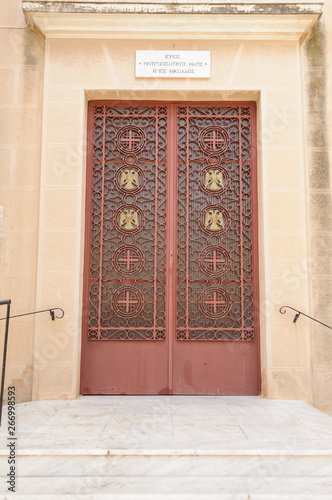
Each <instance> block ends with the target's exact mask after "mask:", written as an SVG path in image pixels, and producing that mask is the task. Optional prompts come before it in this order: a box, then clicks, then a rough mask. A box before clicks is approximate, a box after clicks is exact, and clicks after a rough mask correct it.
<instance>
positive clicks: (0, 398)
mask: <svg viewBox="0 0 332 500" xmlns="http://www.w3.org/2000/svg"><path fill="white" fill-rule="evenodd" d="M10 304H11V300H10V299H8V300H0V306H5V305H6V306H7V315H6V330H5V338H4V345H3V358H2V375H1V393H0V426H1V420H2V403H3V389H4V384H5V371H6V357H7V342H8V330H9V314H10Z"/></svg>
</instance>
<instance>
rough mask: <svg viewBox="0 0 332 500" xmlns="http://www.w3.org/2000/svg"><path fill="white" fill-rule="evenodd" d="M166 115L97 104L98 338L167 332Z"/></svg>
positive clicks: (94, 259) (92, 320) (92, 319)
mask: <svg viewBox="0 0 332 500" xmlns="http://www.w3.org/2000/svg"><path fill="white" fill-rule="evenodd" d="M166 121H167V108H166V107H163V106H149V105H146V106H129V105H128V106H125V105H123V106H104V105H95V107H94V146H93V180H92V210H91V254H90V314H89V332H88V338H89V339H90V340H103V339H114V340H138V339H139V340H162V339H164V338H165V300H164V297H165V230H166V225H165V224H166V213H165V212H166V142H167V140H166V133H167V129H166Z"/></svg>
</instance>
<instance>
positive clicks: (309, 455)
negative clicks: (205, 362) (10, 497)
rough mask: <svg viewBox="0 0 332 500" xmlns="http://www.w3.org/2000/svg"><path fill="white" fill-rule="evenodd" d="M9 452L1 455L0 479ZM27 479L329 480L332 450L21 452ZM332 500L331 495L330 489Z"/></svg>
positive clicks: (23, 474) (21, 470)
mask: <svg viewBox="0 0 332 500" xmlns="http://www.w3.org/2000/svg"><path fill="white" fill-rule="evenodd" d="M7 459H8V452H4V451H2V453H1V455H0V477H1V476H4V475H5V474H6V472H5V471H6V470H7V468H8V465H6V464H7ZM17 462H18V464H19V469H18V470H19V475H20V478H29V477H36V476H38V477H78V478H79V477H86V476H88V477H113V476H116V477H122V476H123V477H131V476H135V477H138V476H142V477H152V478H153V477H154V476H159V477H161V476H164V477H174V478H176V477H179V478H181V477H183V476H185V477H195V476H200V477H207V478H209V477H217V476H219V477H228V476H238V477H254V478H255V477H257V478H261V477H271V478H273V477H321V478H324V477H331V478H332V449H329V448H327V449H320V450H319V449H317V450H312V449H307V450H305V449H302V450H301V451H299V450H297V451H292V450H280V451H279V452H277V451H276V450H250V451H249V450H237V451H235V450H232V451H228V452H227V451H224V452H223V453H222V452H221V451H219V452H217V451H216V450H210V451H209V450H204V451H202V450H201V451H199V450H188V451H187V452H184V451H183V450H181V451H179V450H164V452H162V451H160V450H159V451H157V450H154V451H152V450H139V451H137V450H101V449H97V450H81V451H80V450H77V449H76V450H72V451H70V450H63V449H62V450H56V449H53V450H41V449H39V450H22V451H20V450H19V449H18V450H17ZM331 498H332V490H331Z"/></svg>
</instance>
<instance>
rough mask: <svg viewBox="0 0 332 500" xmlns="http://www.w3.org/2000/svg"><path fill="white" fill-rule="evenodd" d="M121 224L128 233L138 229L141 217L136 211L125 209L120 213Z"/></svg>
mask: <svg viewBox="0 0 332 500" xmlns="http://www.w3.org/2000/svg"><path fill="white" fill-rule="evenodd" d="M119 224H120V227H121V229H126V230H127V231H130V230H133V229H137V228H138V225H139V217H138V213H137V212H136V210H134V209H132V208H125V209H124V210H122V212H121V213H120V217H119Z"/></svg>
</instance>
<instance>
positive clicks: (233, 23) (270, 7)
mask: <svg viewBox="0 0 332 500" xmlns="http://www.w3.org/2000/svg"><path fill="white" fill-rule="evenodd" d="M323 4H324V2H323V1H319V2H318V1H314V2H310V3H308V1H307V0H302V1H300V2H299V1H298V2H297V3H290V2H289V1H287V2H286V1H285V0H279V1H278V2H272V1H270V2H267V1H265V2H264V3H263V2H261V1H256V2H253V1H250V2H244V1H242V2H239V1H233V2H232V3H229V2H220V1H219V0H212V1H210V2H208V3H202V2H201V0H190V1H188V0H176V1H173V0H171V1H168V2H167V3H166V2H162V1H161V0H144V3H138V2H137V0H123V1H121V0H120V1H117V2H113V3H112V2H104V1H98V0H94V1H89V2H82V1H76V0H74V1H73V0H70V1H69V0H62V1H56V0H39V1H23V10H24V12H25V15H26V17H27V19H28V22H29V24H30V25H31V26H33V27H34V28H36V29H37V30H38V31H40V32H41V33H43V34H44V35H45V36H52V37H55V36H56V37H58V36H60V37H73V36H74V37H78V36H80V37H82V36H90V37H107V38H128V37H129V38H153V39H171V38H174V37H176V38H177V39H184V38H186V39H188V38H194V39H197V38H199V39H216V38H217V39H219V38H220V39H223V38H233V39H234V38H240V39H303V38H305V37H306V36H307V35H308V34H309V33H310V31H311V30H312V28H313V27H314V25H315V24H316V23H317V21H318V19H319V17H320V15H321V14H322V9H323Z"/></svg>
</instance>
